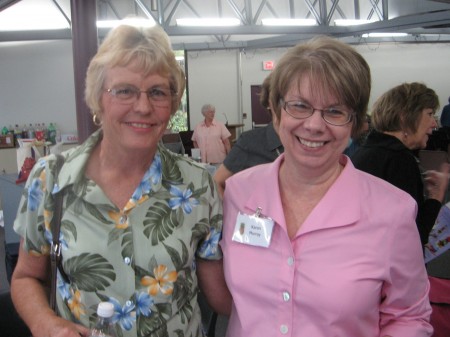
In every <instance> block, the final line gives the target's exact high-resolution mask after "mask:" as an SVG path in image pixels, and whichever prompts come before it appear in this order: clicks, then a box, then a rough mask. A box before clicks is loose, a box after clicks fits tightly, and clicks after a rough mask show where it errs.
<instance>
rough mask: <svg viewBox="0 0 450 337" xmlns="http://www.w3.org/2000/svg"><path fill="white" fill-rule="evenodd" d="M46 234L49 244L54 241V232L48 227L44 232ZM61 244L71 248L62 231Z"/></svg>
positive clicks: (65, 248) (60, 235) (62, 246)
mask: <svg viewBox="0 0 450 337" xmlns="http://www.w3.org/2000/svg"><path fill="white" fill-rule="evenodd" d="M44 236H45V239H46V240H47V242H48V243H49V244H52V243H53V234H52V231H51V230H49V229H46V230H45V233H44ZM59 244H60V245H61V248H62V249H64V250H67V248H69V246H68V245H67V241H66V239H64V234H63V232H62V231H61V232H59Z"/></svg>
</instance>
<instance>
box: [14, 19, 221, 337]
mask: <svg viewBox="0 0 450 337" xmlns="http://www.w3.org/2000/svg"><path fill="white" fill-rule="evenodd" d="M184 87H185V78H184V74H183V71H182V70H181V68H180V67H179V65H178V63H177V61H176V60H175V56H174V53H173V52H172V50H171V47H170V42H169V39H168V36H167V35H166V33H164V31H163V30H162V29H161V28H160V27H154V28H145V29H142V28H136V27H132V26H126V25H122V26H119V27H117V28H115V29H114V30H112V31H111V32H110V33H109V35H108V36H107V37H106V39H105V40H104V42H103V43H102V45H101V46H100V47H99V50H98V52H97V54H96V55H95V56H94V58H93V59H92V61H91V63H90V65H89V68H88V71H87V77H86V101H87V104H88V105H89V107H90V108H91V110H92V113H93V119H94V122H95V123H96V124H97V125H99V126H100V128H99V130H98V131H96V132H95V133H94V134H93V135H91V136H90V138H88V139H87V140H86V141H85V142H84V143H83V144H81V145H80V146H79V147H77V148H75V149H71V150H69V151H68V152H65V153H64V157H65V163H64V165H63V167H62V169H61V171H60V173H59V175H58V176H55V175H54V166H55V157H54V156H53V155H51V156H49V157H46V158H44V159H43V160H41V161H40V162H38V163H37V164H36V166H35V167H34V170H33V171H32V173H31V174H30V178H29V180H28V182H27V185H26V192H27V193H26V196H24V197H23V198H22V200H21V204H20V207H19V211H18V216H17V219H16V221H15V225H14V228H15V230H16V231H17V232H18V233H19V234H20V235H21V236H22V240H21V249H20V253H19V260H18V264H17V267H16V269H15V271H14V274H13V279H12V287H11V292H12V297H13V301H14V304H15V306H16V308H17V311H18V313H19V314H20V315H21V317H22V318H23V319H24V321H25V322H26V323H27V325H28V326H29V327H30V330H31V332H32V333H33V336H35V337H52V336H66V337H79V336H80V335H82V336H86V335H87V334H88V327H89V326H90V324H91V323H92V322H93V319H94V317H95V309H96V308H97V305H98V303H99V302H101V301H109V302H112V303H113V304H114V307H115V314H114V319H113V320H114V323H115V326H116V328H117V329H118V330H120V331H119V333H118V335H119V336H124V337H128V336H133V337H136V336H150V335H151V336H153V335H154V336H157V335H158V336H175V335H177V336H198V337H199V336H204V334H203V332H202V326H201V317H200V309H199V306H198V304H197V294H198V291H199V285H200V287H201V289H202V291H203V293H204V294H205V296H206V298H208V299H209V300H210V305H211V306H212V307H213V308H214V309H215V310H216V311H218V312H219V313H220V312H221V309H223V308H226V307H227V305H226V302H220V301H221V299H220V298H219V297H217V296H215V295H217V294H218V293H217V292H216V291H217V290H218V289H220V288H221V287H224V288H225V287H226V286H225V283H224V281H223V277H220V275H221V274H222V264H221V262H220V260H221V251H220V247H219V246H218V240H219V238H220V236H221V229H222V220H221V219H222V206H221V202H220V198H219V195H218V193H217V190H216V189H215V188H213V186H214V181H213V179H212V177H211V176H210V175H209V174H208V173H207V171H205V169H203V168H202V167H200V166H199V165H198V164H195V163H193V162H192V161H191V160H189V159H188V158H183V157H182V156H177V155H175V154H173V153H171V152H170V151H168V150H166V149H165V148H164V147H163V146H162V145H161V144H160V139H161V137H162V135H163V133H164V131H165V130H166V127H167V124H168V122H169V119H170V117H171V116H172V114H174V113H175V112H176V111H177V108H178V106H179V104H180V99H181V95H182V93H183V90H184ZM205 177H207V178H206V179H205ZM62 189H64V191H65V198H64V206H63V215H62V225H61V236H60V241H61V243H62V247H63V249H62V258H63V269H64V272H65V274H67V279H64V278H63V277H61V273H59V275H58V291H57V303H58V312H59V314H60V315H61V317H58V316H57V315H56V314H55V313H54V312H53V311H51V309H50V308H49V305H48V301H47V296H46V294H45V291H44V288H43V286H42V284H43V283H44V282H45V280H46V279H47V275H48V273H49V269H48V264H49V247H50V242H51V232H50V229H49V220H50V219H51V217H52V213H53V208H52V207H53V199H52V192H57V191H60V190H62ZM215 292H216V293H215ZM221 303H225V304H224V305H220V304H221ZM215 304H219V305H218V306H217V307H216V306H215ZM225 310H226V309H225Z"/></svg>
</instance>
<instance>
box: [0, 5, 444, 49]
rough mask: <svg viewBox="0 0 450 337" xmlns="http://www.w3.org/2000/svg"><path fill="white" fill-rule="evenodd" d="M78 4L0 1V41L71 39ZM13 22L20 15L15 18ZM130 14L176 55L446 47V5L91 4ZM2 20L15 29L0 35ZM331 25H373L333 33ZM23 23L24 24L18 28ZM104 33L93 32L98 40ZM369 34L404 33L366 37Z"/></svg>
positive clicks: (107, 15) (116, 16) (101, 13)
mask: <svg viewBox="0 0 450 337" xmlns="http://www.w3.org/2000/svg"><path fill="white" fill-rule="evenodd" d="M76 1H80V0H0V42H4V41H25V40H48V39H70V38H71V31H70V25H71V14H70V7H71V2H72V3H74V2H76ZM14 15H18V17H17V18H14V19H13V16H14ZM130 15H133V16H139V17H144V18H149V19H153V20H155V21H156V22H158V23H159V24H160V25H161V26H162V27H163V28H164V29H165V31H166V32H167V33H168V34H169V36H170V37H171V40H172V44H173V47H174V49H184V50H203V49H225V48H226V49H230V48H244V49H252V48H269V47H284V46H292V45H295V44H297V43H298V42H300V41H302V40H305V39H309V38H310V37H312V36H314V35H317V34H327V35H331V36H335V37H338V38H342V39H344V40H345V41H347V42H349V43H368V42H372V41H373V42H379V41H395V42H415V43H420V42H449V41H450V0H97V18H98V20H120V19H123V18H126V17H128V16H130ZM188 17H189V18H197V19H198V18H216V19H217V18H237V19H238V20H239V21H240V25H238V26H234V27H181V26H179V25H177V22H176V20H177V19H179V18H188ZM266 18H279V19H285V20H286V19H294V18H297V19H315V20H316V22H317V24H316V25H315V26H301V27H299V26H264V25H262V19H266ZM7 19H11V20H12V21H14V22H16V23H18V24H19V28H15V29H13V30H5V29H4V28H3V26H2V22H3V23H4V22H6V20H7ZM336 19H363V20H371V21H374V22H371V23H366V24H361V25H355V26H337V25H335V20H336ZM21 20H22V21H21ZM33 20H36V21H45V22H47V23H56V22H60V23H61V24H62V28H59V29H57V30H48V29H33V30H22V28H21V27H25V26H27V25H29V24H30V22H31V21H33ZM107 30H108V29H107V28H99V31H98V33H99V37H100V38H101V37H102V36H104V35H105V34H106V32H107ZM373 32H389V33H399V32H401V33H407V35H406V36H403V37H388V38H387V37H384V38H376V39H374V38H368V37H364V34H367V33H373Z"/></svg>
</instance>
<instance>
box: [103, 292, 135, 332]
mask: <svg viewBox="0 0 450 337" xmlns="http://www.w3.org/2000/svg"><path fill="white" fill-rule="evenodd" d="M109 302H111V303H112V304H114V316H113V322H114V323H116V322H119V324H120V326H121V327H122V329H124V330H127V331H130V330H131V328H132V327H133V323H134V322H135V321H136V313H135V312H134V311H133V310H134V307H135V305H134V304H133V303H132V302H131V301H127V302H126V303H125V305H124V306H123V307H122V306H121V305H120V303H119V301H118V300H116V299H115V298H114V297H110V298H109Z"/></svg>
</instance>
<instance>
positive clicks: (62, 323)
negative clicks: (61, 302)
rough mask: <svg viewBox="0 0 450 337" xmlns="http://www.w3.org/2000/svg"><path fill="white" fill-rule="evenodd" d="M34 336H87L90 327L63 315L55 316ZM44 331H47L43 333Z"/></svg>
mask: <svg viewBox="0 0 450 337" xmlns="http://www.w3.org/2000/svg"><path fill="white" fill-rule="evenodd" d="M36 330H40V331H36V332H35V333H33V336H41V335H42V336H47V337H80V336H83V337H87V336H88V335H89V329H88V328H86V327H84V326H82V325H80V324H75V323H73V322H70V321H68V320H66V319H63V318H61V317H57V316H53V317H52V319H49V320H47V321H46V322H44V323H43V324H42V326H41V327H39V328H38V329H36ZM44 331H47V332H46V333H44V334H43V332H44Z"/></svg>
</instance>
